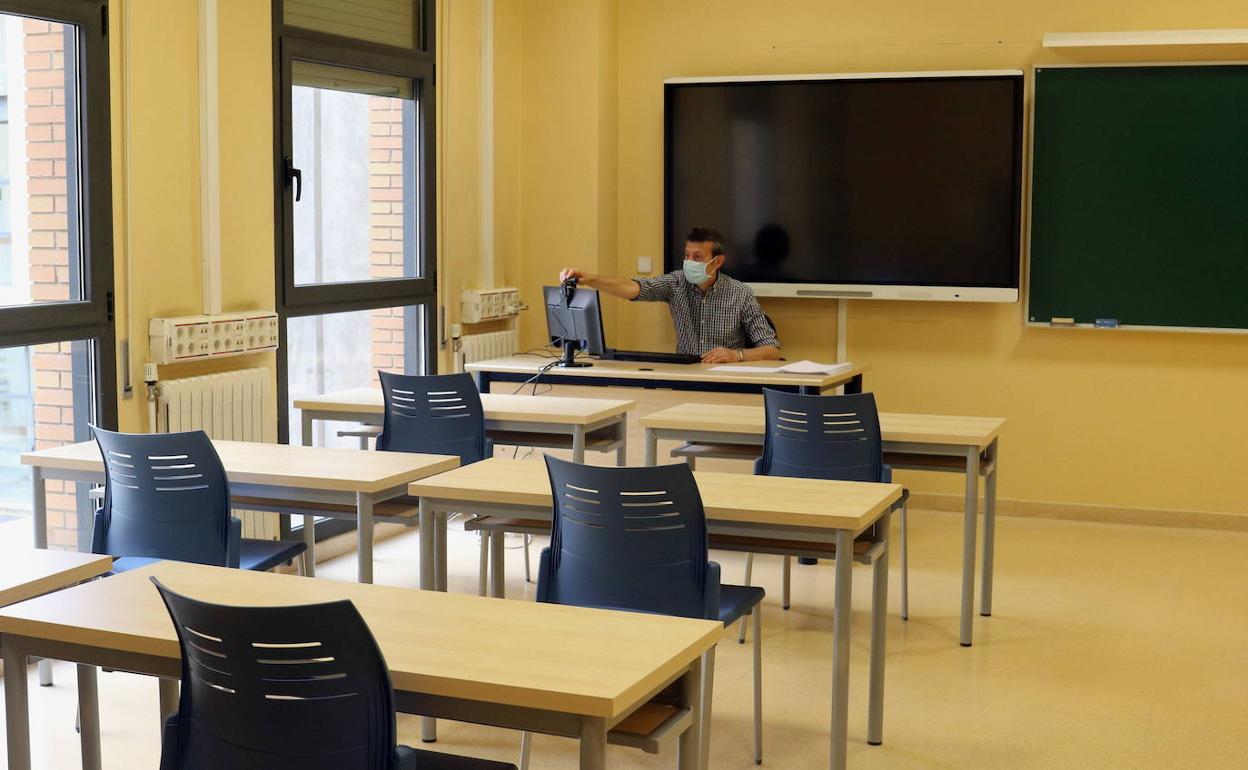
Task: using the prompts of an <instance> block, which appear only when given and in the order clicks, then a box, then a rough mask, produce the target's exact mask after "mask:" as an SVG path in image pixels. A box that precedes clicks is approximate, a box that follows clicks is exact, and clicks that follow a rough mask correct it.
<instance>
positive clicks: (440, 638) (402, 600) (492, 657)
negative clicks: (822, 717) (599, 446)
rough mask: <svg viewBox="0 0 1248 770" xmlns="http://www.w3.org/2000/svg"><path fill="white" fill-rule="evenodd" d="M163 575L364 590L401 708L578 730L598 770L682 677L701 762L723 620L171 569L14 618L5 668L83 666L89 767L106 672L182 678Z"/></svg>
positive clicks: (304, 597)
mask: <svg viewBox="0 0 1248 770" xmlns="http://www.w3.org/2000/svg"><path fill="white" fill-rule="evenodd" d="M149 576H155V577H157V578H158V579H159V580H160V581H161V582H162V583H164V584H165V585H166V586H168V587H169V588H171V589H172V590H174V591H177V592H179V593H183V594H186V595H188V596H190V597H192V598H195V599H199V600H202V601H207V602H214V603H220V604H231V605H247V606H285V605H291V604H311V603H319V602H328V601H336V600H341V599H350V600H351V601H352V602H353V603H354V604H355V606H356V608H357V609H358V610H359V611H360V614H361V615H362V616H363V617H364V620H365V621H366V622H367V623H368V626H369V628H370V629H371V630H372V633H373V636H374V637H375V638H376V640H377V644H378V646H379V647H380V648H381V651H382V654H383V655H384V656H385V659H386V663H387V665H388V666H389V670H390V679H391V681H392V682H393V684H394V689H395V702H396V705H397V708H398V710H399V711H402V712H405V713H412V714H425V715H431V716H437V717H444V718H449V719H455V720H459V721H467V722H476V723H479V724H488V725H496V726H499V727H506V728H510V729H515V730H530V731H533V732H540V733H548V734H551V735H561V736H566V737H571V738H579V739H580V743H581V760H580V767H581V768H583V769H585V770H601V768H604V767H605V766H606V762H605V758H604V755H605V752H606V741H607V731H608V730H609V729H611V728H612V727H613V726H614V725H616V724H618V723H619V722H620V721H621V720H623V719H624V718H626V717H627V716H629V715H630V714H632V713H633V712H634V711H636V710H637V708H638V707H640V706H642V705H643V704H645V703H646V702H647V701H648V700H649V699H650V697H652V696H653V695H654V694H655V693H657V692H659V691H660V690H662V689H663V688H665V687H666V686H668V685H669V684H671V683H672V682H676V681H677V680H680V682H681V684H680V689H681V693H682V700H681V704H680V709H681V710H682V713H684V714H688V720H687V724H688V727H687V728H686V729H685V731H684V732H683V733H682V734H681V737H680V739H679V740H680V744H679V746H680V751H679V753H680V767H681V768H682V770H694V768H697V767H698V766H699V763H700V753H699V752H700V740H701V736H700V735H699V730H700V722H701V720H700V718H699V713H698V708H699V703H698V701H699V697H698V694H699V692H700V691H701V687H702V682H701V665H700V659H701V657H702V656H703V655H708V656H710V655H713V654H714V645H715V643H716V640H717V639H718V638H719V637H720V635H721V634H722V632H723V627H722V626H721V624H719V623H716V622H714V621H706V620H691V619H687V618H672V617H665V616H660V615H645V614H640V613H627V612H612V611H609V610H594V609H585V608H580V607H562V606H556V605H548V604H536V603H533V602H499V601H495V600H492V599H483V598H479V597H476V596H463V595H452V594H445V593H438V592H433V591H414V590H411V589H403V588H389V587H384V586H372V585H362V584H353V583H340V582H336V581H327V580H309V579H307V578H300V577H295V576H292V575H278V574H273V573H260V572H245V571H242V570H230V569H224V568H221V567H206V566H203V565H198V564H185V563H178V562H159V563H156V564H154V565H151V566H149V567H144V568H142V569H137V570H133V571H130V572H126V573H124V574H121V575H116V576H114V577H110V578H108V579H107V580H99V581H95V582H92V583H88V584H85V585H82V586H78V587H76V588H71V589H68V590H66V591H61V592H59V593H56V594H53V595H50V596H45V597H41V598H39V599H34V600H31V601H29V602H25V603H23V604H19V605H15V606H13V607H10V608H8V609H5V610H2V611H0V638H3V641H4V645H5V648H4V659H5V664H6V665H13V666H15V667H16V666H18V665H19V664H20V662H21V661H22V660H24V658H25V657H26V656H30V655H43V656H48V657H53V658H56V659H58V660H69V661H73V662H76V663H79V664H85V665H81V666H80V672H85V673H80V682H82V680H84V679H85V680H86V681H85V685H86V686H81V684H80V688H79V692H78V697H79V709H80V712H81V715H82V735H83V741H84V744H86V743H88V742H89V741H88V737H90V742H93V745H91V746H89V747H88V746H86V745H84V767H87V768H90V770H96V769H97V768H98V767H99V759H100V753H99V745H98V737H99V732H98V729H99V727H98V726H99V705H98V703H97V697H96V689H95V668H94V667H95V666H104V667H107V668H113V669H117V670H122V671H131V672H134V673H138V674H146V675H149V676H157V677H163V678H166V679H177V678H178V677H179V676H180V674H181V664H180V662H179V660H180V658H179V651H178V642H177V636H176V635H175V633H174V629H173V624H172V622H171V621H170V620H169V615H168V613H167V612H166V610H165V607H164V604H163V603H162V602H161V599H160V595H159V594H158V593H157V591H156V588H155V586H153V585H152V583H151V581H150V580H149V579H148V578H149ZM468 651H471V654H466V653H467V652H468ZM4 685H5V693H4V694H5V705H6V715H5V719H6V727H7V730H8V752H9V770H29V768H30V724H29V711H28V703H27V693H26V679H25V677H5V683H4ZM153 732H154V731H153ZM153 737H154V736H153Z"/></svg>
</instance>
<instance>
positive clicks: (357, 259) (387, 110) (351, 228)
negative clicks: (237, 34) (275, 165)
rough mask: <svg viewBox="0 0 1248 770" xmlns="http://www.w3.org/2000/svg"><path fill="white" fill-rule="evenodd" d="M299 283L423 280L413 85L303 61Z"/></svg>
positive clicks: (295, 123)
mask: <svg viewBox="0 0 1248 770" xmlns="http://www.w3.org/2000/svg"><path fill="white" fill-rule="evenodd" d="M292 80H293V85H292V87H291V102H292V105H291V106H292V122H291V130H292V132H293V137H292V138H293V140H294V164H295V167H296V168H298V169H299V170H300V171H301V172H302V178H303V185H302V187H303V191H302V196H301V197H300V199H299V200H297V201H295V202H294V249H295V283H296V284H300V285H309V284H325V283H345V282H360V281H370V280H379V279H387V278H418V277H420V266H419V264H418V261H419V260H418V259H417V255H418V253H419V248H418V246H419V244H418V243H417V237H416V233H417V228H416V225H417V221H416V216H417V209H418V206H417V205H415V204H416V201H417V187H416V185H417V179H416V162H415V147H416V136H415V126H416V102H415V100H414V98H413V96H414V94H413V86H412V81H411V80H409V79H406V78H395V77H391V76H388V75H379V74H374V73H369V72H363V71H359V70H347V69H341V68H337V67H328V66H325V65H319V64H307V63H303V62H294V64H293V65H292Z"/></svg>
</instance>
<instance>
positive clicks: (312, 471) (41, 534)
mask: <svg viewBox="0 0 1248 770" xmlns="http://www.w3.org/2000/svg"><path fill="white" fill-rule="evenodd" d="M212 445H213V447H214V448H215V449H216V450H217V454H218V455H220V457H221V463H222V465H224V466H225V473H226V477H227V478H228V479H229V482H230V494H231V497H232V498H233V503H234V504H235V505H236V506H237V507H239V508H247V509H253V508H254V509H263V508H268V509H270V510H277V511H279V512H281V513H296V512H298V513H302V512H305V511H307V510H308V509H314V510H315V511H316V512H317V513H318V514H320V515H332V516H347V515H349V516H350V517H351V518H354V519H356V520H357V527H358V535H359V553H358V555H357V558H358V563H359V567H358V575H359V580H360V582H361V583H371V582H373V523H374V520H375V519H377V518H381V519H382V520H385V519H386V518H387V517H386V515H385V514H384V511H383V512H382V514H381V515H375V514H377V513H378V511H376V510H375V509H376V508H377V507H378V506H379V505H380V504H383V503H385V501H387V500H391V499H392V498H396V497H399V496H401V495H403V494H404V493H405V491H406V489H407V484H408V483H409V482H412V481H416V480H417V479H421V478H424V477H425V476H428V475H431V474H434V473H441V472H442V471H445V470H449V469H451V468H454V467H456V466H458V465H459V458H458V457H453V456H448V455H427V454H409V453H406V452H360V451H357V450H354V449H323V448H316V447H301V446H288V445H286V444H258V443H249V442H242V441H213V442H212ZM22 464H23V465H29V466H30V467H31V478H32V481H33V484H34V517H33V518H34V531H35V547H36V548H43V547H45V546H46V545H47V537H48V531H47V499H46V495H45V491H44V484H43V482H44V480H45V479H64V480H67V481H78V482H85V483H90V484H101V483H103V482H104V460H103V458H101V456H100V450H99V448H98V447H97V445H96V444H95V442H94V441H84V442H81V443H78V444H67V445H65V446H61V447H56V448H55V449H41V450H39V451H37V452H27V453H25V454H23V455H22ZM402 523H405V524H408V525H409V526H410V525H411V523H412V521H411V516H406V517H403V518H402ZM80 529H81V527H80ZM313 536H314V532H313V528H312V527H305V528H304V542H306V543H307V544H308V558H307V563H308V570H309V574H311V571H312V569H313V564H314V562H315V559H314V558H313V553H312V545H313Z"/></svg>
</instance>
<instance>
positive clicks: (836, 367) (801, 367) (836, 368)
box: [777, 360, 854, 375]
mask: <svg viewBox="0 0 1248 770" xmlns="http://www.w3.org/2000/svg"><path fill="white" fill-rule="evenodd" d="M853 368H854V365H853V364H851V363H849V362H848V361H846V362H845V363H841V364H821V363H818V362H815V361H804V360H803V361H794V362H793V363H791V364H785V365H784V366H781V367H780V368H779V369H778V370H777V371H781V372H784V373H785V374H829V375H831V374H841V373H843V372H848V371H849V370H850V369H853Z"/></svg>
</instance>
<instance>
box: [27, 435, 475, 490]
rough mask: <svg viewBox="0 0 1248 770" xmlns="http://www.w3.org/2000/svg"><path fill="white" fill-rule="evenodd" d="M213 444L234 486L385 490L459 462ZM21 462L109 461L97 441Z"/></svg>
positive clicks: (72, 464)
mask: <svg viewBox="0 0 1248 770" xmlns="http://www.w3.org/2000/svg"><path fill="white" fill-rule="evenodd" d="M212 445H213V446H214V447H216V450H217V454H218V455H220V457H221V463H222V464H223V465H224V466H225V472H226V476H227V477H228V478H229V480H230V483H232V484H262V485H266V486H275V487H297V488H302V489H314V490H319V491H327V492H363V493H365V494H371V493H373V492H381V491H384V490H387V489H394V488H395V487H399V486H402V485H404V484H407V483H409V482H412V481H415V480H417V479H421V478H424V477H425V476H429V475H431V474H434V473H441V472H442V471H446V470H450V469H451V468H455V467H457V466H458V465H459V458H458V457H455V456H452V455H426V454H410V453H407V452H361V451H360V450H358V449H328V448H324V447H306V446H291V445H289V444H262V443H252V442H245V441H213V442H212ZM22 465H34V466H38V467H40V468H53V469H57V470H68V471H85V472H88V473H100V474H103V473H104V460H103V458H102V457H101V456H100V450H99V447H97V446H96V443H95V442H94V441H83V442H80V443H77V444H66V445H65V446H61V447H56V448H55V449H41V450H39V451H38V452H26V453H24V454H23V455H22Z"/></svg>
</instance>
